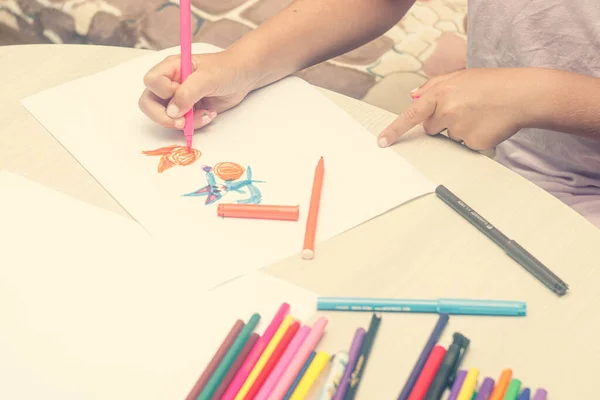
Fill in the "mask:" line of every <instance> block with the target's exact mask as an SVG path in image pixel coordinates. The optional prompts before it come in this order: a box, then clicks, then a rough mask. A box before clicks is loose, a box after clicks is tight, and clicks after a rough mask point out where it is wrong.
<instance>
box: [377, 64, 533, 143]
mask: <svg viewBox="0 0 600 400" xmlns="http://www.w3.org/2000/svg"><path fill="white" fill-rule="evenodd" d="M538 80H539V74H538V75H536V72H535V70H533V69H528V68H517V69H508V68H502V69H500V68H498V69H495V68H485V69H465V70H462V71H457V72H453V73H451V74H447V75H442V76H439V77H436V78H433V79H431V80H429V81H427V82H426V83H425V84H424V85H423V86H421V87H420V88H418V89H417V90H415V91H413V92H411V96H412V97H413V99H416V101H415V102H414V103H413V104H412V105H411V106H410V107H408V108H407V109H406V110H405V111H404V112H403V113H402V115H401V116H400V117H398V118H397V119H396V120H395V121H394V122H393V123H392V124H391V125H390V126H388V127H387V128H386V129H385V130H384V131H383V132H382V133H381V134H380V135H379V138H378V141H379V145H380V146H381V147H386V146H389V145H391V144H393V143H395V142H396V141H398V139H400V137H401V136H402V135H404V134H405V133H406V132H408V131H409V130H410V129H412V128H413V127H415V126H416V125H419V124H421V123H422V124H423V128H424V130H425V132H426V133H428V134H430V135H435V134H438V133H440V132H441V131H443V130H445V129H446V130H447V132H448V137H449V138H450V139H453V140H455V141H457V142H463V143H464V144H465V145H466V146H467V147H469V148H471V149H473V150H488V149H491V148H494V147H495V146H497V145H498V144H500V143H502V142H503V141H505V140H506V139H508V138H509V137H511V136H512V135H514V134H515V133H516V132H517V131H519V130H520V129H522V128H524V127H526V126H527V125H528V124H529V123H530V120H531V117H532V116H531V115H530V114H531V112H530V111H528V110H531V106H532V105H533V104H535V102H536V101H537V99H536V96H535V93H534V90H535V88H536V85H537V83H539V82H538Z"/></svg>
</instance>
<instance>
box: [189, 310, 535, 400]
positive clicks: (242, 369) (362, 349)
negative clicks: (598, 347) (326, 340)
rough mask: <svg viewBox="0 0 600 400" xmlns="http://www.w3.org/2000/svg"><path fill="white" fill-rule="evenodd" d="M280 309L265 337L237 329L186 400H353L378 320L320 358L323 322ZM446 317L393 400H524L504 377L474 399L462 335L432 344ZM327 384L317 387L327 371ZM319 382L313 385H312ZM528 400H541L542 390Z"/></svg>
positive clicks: (517, 385) (253, 321)
mask: <svg viewBox="0 0 600 400" xmlns="http://www.w3.org/2000/svg"><path fill="white" fill-rule="evenodd" d="M289 311H290V306H289V304H287V303H283V304H282V305H281V306H280V307H279V309H278V311H277V312H276V314H275V316H274V317H273V319H272V320H271V322H270V323H269V325H268V326H267V328H266V329H265V331H264V333H263V335H262V336H259V334H258V333H256V332H254V330H255V329H256V327H257V325H258V323H259V321H260V318H261V317H260V315H259V314H254V315H252V317H251V318H250V319H249V321H248V322H247V323H244V322H243V321H242V320H238V321H236V323H235V324H234V326H233V327H232V328H231V330H230V331H229V333H228V335H227V336H226V337H225V339H224V340H223V342H222V343H221V345H220V347H219V349H218V350H217V351H216V353H215V354H214V355H213V357H212V359H211V361H210V362H209V363H208V365H207V367H206V368H205V370H204V371H203V373H202V375H201V376H200V378H199V379H198V381H197V382H196V384H195V385H194V387H193V388H192V390H191V391H190V393H189V394H188V396H187V397H186V400H301V399H305V398H307V396H308V395H309V394H310V397H311V398H315V399H319V400H353V399H354V398H355V397H356V395H357V392H358V389H359V385H360V382H361V378H362V376H363V372H364V371H365V368H366V365H367V361H368V358H369V354H370V353H371V349H372V348H373V344H374V342H375V338H376V336H377V332H378V330H379V325H380V323H381V317H379V316H378V315H376V314H373V316H372V318H371V322H370V324H369V327H368V329H367V330H365V329H364V328H362V327H360V328H358V329H357V330H356V332H355V334H354V338H353V340H352V343H351V345H350V348H349V350H348V351H340V352H337V353H336V354H334V355H331V354H328V353H326V352H324V351H317V350H316V347H317V346H318V343H319V341H320V340H321V337H322V336H323V333H324V332H325V327H326V326H327V323H328V320H327V318H325V317H320V318H319V319H317V320H316V321H315V322H314V323H313V325H312V326H309V325H302V324H301V323H300V321H298V320H295V319H294V318H293V317H292V316H291V315H289ZM448 319H449V318H448V315H447V314H441V315H440V318H439V320H438V322H437V323H436V326H435V328H434V330H433V332H432V333H431V335H430V337H429V340H428V341H427V344H426V345H425V348H424V349H423V351H422V352H421V355H420V357H419V359H418V360H417V362H416V364H415V366H414V368H413V370H412V372H411V374H410V376H409V377H408V379H407V381H406V383H405V385H404V387H403V389H402V392H401V393H400V395H399V397H398V400H440V399H441V398H442V396H443V395H444V393H446V392H447V391H448V390H450V397H448V400H529V399H530V391H529V389H524V390H523V391H520V389H521V382H520V381H519V380H518V379H512V380H511V377H512V371H511V370H509V369H507V370H505V371H503V373H502V375H501V377H500V379H499V380H498V384H496V385H495V382H494V380H493V379H492V378H486V379H485V380H484V381H483V383H482V385H481V387H480V388H479V390H478V391H476V389H477V387H476V386H477V379H478V376H479V370H478V369H476V368H471V369H470V370H468V371H466V370H459V367H460V364H461V361H462V359H463V358H464V355H465V353H466V351H467V348H468V346H469V340H468V339H467V338H466V337H464V336H463V335H461V334H460V333H455V334H454V341H453V343H452V344H451V345H450V346H449V348H448V350H446V349H445V348H444V347H442V346H440V345H438V344H437V341H438V340H439V337H440V336H441V334H442V332H443V330H444V329H445V326H446V325H447V323H448ZM328 366H330V368H329V372H328V373H327V375H326V376H323V378H325V379H320V378H321V375H323V371H324V370H325V369H326V368H327V367H328ZM318 381H319V382H323V384H322V385H318V384H317V382H318ZM533 400H546V392H545V390H543V389H539V390H538V391H537V392H536V394H535V395H534V397H533Z"/></svg>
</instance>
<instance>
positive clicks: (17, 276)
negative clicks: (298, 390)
mask: <svg viewBox="0 0 600 400" xmlns="http://www.w3.org/2000/svg"><path fill="white" fill-rule="evenodd" d="M92 264H93V263H92ZM71 267H73V266H69V267H66V266H65V265H61V264H57V265H53V266H51V265H49V264H39V265H37V266H35V267H32V268H29V269H23V268H16V266H15V268H7V267H2V268H0V289H1V290H0V310H1V311H2V314H3V318H2V320H1V322H0V354H2V357H0V375H1V376H2V380H1V381H2V385H0V398H2V399H11V400H30V399H34V398H44V399H48V400H105V399H114V400H131V399H146V400H164V399H183V398H185V397H186V396H187V394H188V393H189V391H190V390H191V388H192V387H193V385H194V384H195V382H196V380H197V379H198V377H199V376H200V374H201V373H202V371H203V370H204V368H205V366H206V365H207V364H208V362H209V361H210V359H211V358H212V356H213V354H214V352H215V351H216V350H217V348H218V347H219V345H220V344H221V342H222V340H223V339H224V338H225V336H226V335H227V333H228V332H229V330H230V329H231V327H232V326H233V324H234V323H235V321H236V320H237V319H242V320H244V321H245V322H247V320H248V319H249V318H250V317H251V315H252V314H253V313H254V312H258V313H259V314H260V315H261V322H260V324H259V326H258V327H257V329H256V330H255V332H258V333H259V334H262V333H263V332H264V329H265V327H266V325H268V323H269V322H270V320H271V318H272V317H273V316H274V314H275V312H276V311H277V309H278V308H279V306H280V305H281V304H282V303H283V302H287V303H289V304H290V306H291V310H290V315H292V316H294V317H295V318H296V319H298V320H301V321H303V322H311V319H310V318H311V316H312V315H313V314H314V313H315V310H316V295H314V294H313V293H311V292H309V291H307V290H305V289H302V288H299V287H297V286H294V285H291V284H288V283H286V282H284V281H281V280H279V279H276V278H273V277H270V276H268V275H265V274H262V273H255V274H250V275H247V276H244V277H241V278H238V279H236V280H233V281H230V282H228V283H226V284H224V285H222V286H220V287H218V288H216V289H214V290H213V291H211V292H205V293H200V292H194V291H190V290H186V291H185V292H182V291H181V290H179V288H178V287H177V286H176V285H169V284H168V282H166V283H165V285H164V286H161V287H158V285H152V284H150V285H148V283H147V282H145V280H144V279H143V277H141V278H142V279H140V286H143V287H135V288H134V287H126V285H125V284H124V283H122V282H119V281H120V279H119V277H118V275H119V274H118V272H117V271H115V270H113V269H112V268H108V271H105V272H104V274H107V275H108V276H112V278H114V279H112V280H111V279H108V278H106V279H104V278H100V279H98V274H97V273H94V272H93V271H90V270H85V268H81V269H80V270H79V271H74V270H73V268H71ZM140 272H142V271H140ZM150 274H151V275H152V274H153V273H152V272H151V273H150ZM142 275H143V274H142ZM188 289H189V288H188Z"/></svg>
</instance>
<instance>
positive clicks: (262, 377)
mask: <svg viewBox="0 0 600 400" xmlns="http://www.w3.org/2000/svg"><path fill="white" fill-rule="evenodd" d="M298 329H300V322H298V321H295V322H294V323H293V324H292V325H290V327H289V328H288V330H287V331H286V332H285V334H284V335H283V338H281V341H280V342H279V344H278V345H277V347H276V348H275V351H273V354H271V357H270V358H269V360H268V361H267V363H266V364H265V367H264V368H263V369H262V370H261V371H260V374H258V376H257V377H256V380H255V381H254V383H253V384H252V386H251V387H250V390H248V393H247V394H246V396H245V397H244V400H252V399H254V398H255V397H256V394H257V393H258V391H259V390H260V388H261V387H262V385H263V384H264V383H265V381H266V380H267V377H268V376H269V375H270V374H271V372H272V371H273V368H275V365H277V363H278V362H279V360H280V359H281V356H282V355H283V353H284V351H285V349H287V347H288V346H289V344H290V343H291V342H292V340H293V339H294V336H296V333H298Z"/></svg>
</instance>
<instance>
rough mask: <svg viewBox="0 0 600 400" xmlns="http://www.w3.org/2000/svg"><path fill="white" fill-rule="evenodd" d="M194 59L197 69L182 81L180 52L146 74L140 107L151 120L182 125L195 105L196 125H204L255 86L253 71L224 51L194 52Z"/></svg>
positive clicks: (163, 124) (177, 126) (175, 126)
mask: <svg viewBox="0 0 600 400" xmlns="http://www.w3.org/2000/svg"><path fill="white" fill-rule="evenodd" d="M192 62H193V68H194V72H193V73H192V74H191V75H190V76H189V77H188V79H186V80H185V82H184V83H183V84H180V83H179V81H180V79H181V71H180V67H181V65H180V64H181V61H180V57H179V56H170V57H167V58H166V59H165V60H163V61H162V62H160V63H159V64H157V65H156V66H155V67H154V68H152V69H151V70H150V71H149V72H148V73H147V74H146V75H145V76H144V84H145V86H146V90H145V91H144V93H142V96H141V97H140V100H139V107H140V109H141V110H142V112H144V114H146V115H147V116H148V117H149V118H150V119H151V120H153V121H154V122H156V123H158V124H160V125H162V126H164V127H167V128H175V129H183V127H184V125H185V120H184V117H183V116H184V114H185V113H186V112H187V111H189V110H190V109H191V108H192V106H194V105H195V112H194V126H195V127H196V128H201V127H203V126H205V125H206V124H208V123H210V122H211V121H212V120H213V119H214V118H215V117H216V116H217V114H218V113H221V112H223V111H226V110H228V109H230V108H232V107H235V106H236V105H238V104H239V103H240V102H241V101H242V100H243V99H244V97H246V95H247V94H248V93H249V92H250V91H251V90H252V89H253V87H254V84H255V80H254V79H252V77H251V74H250V73H249V72H248V71H246V70H245V69H244V68H243V67H241V66H240V65H239V64H240V63H239V62H238V61H237V60H236V59H235V58H234V57H233V56H232V55H231V54H228V53H226V52H225V51H223V52H220V53H214V54H202V55H194V56H193V57H192Z"/></svg>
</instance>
